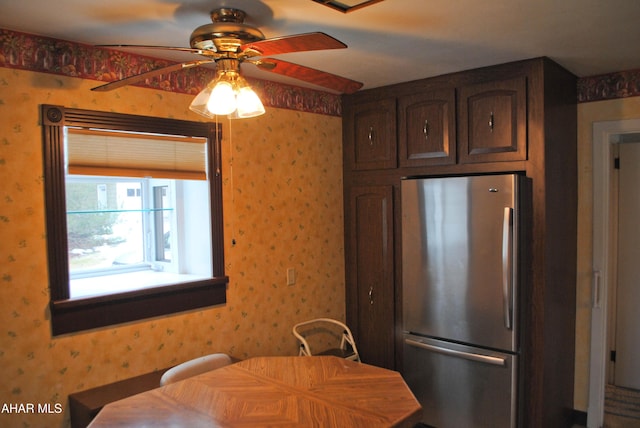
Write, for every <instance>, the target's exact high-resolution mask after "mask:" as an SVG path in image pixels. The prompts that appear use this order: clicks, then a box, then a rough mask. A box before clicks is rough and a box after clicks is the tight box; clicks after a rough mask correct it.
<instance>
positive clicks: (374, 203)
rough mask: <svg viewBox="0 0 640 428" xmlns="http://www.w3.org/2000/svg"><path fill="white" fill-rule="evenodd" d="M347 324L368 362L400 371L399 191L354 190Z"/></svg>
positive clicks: (351, 203)
mask: <svg viewBox="0 0 640 428" xmlns="http://www.w3.org/2000/svg"><path fill="white" fill-rule="evenodd" d="M349 210H350V212H349V216H350V225H349V226H350V227H349V231H350V234H351V236H350V238H349V243H350V245H349V250H348V254H347V259H348V265H347V271H348V272H349V274H348V284H347V287H348V288H349V289H350V292H348V293H347V296H351V298H350V299H348V301H347V320H348V321H349V323H350V324H351V325H350V327H351V329H352V330H353V333H354V336H355V339H356V344H357V346H358V352H359V353H360V356H361V358H362V361H363V362H365V363H368V364H373V365H376V366H380V367H386V368H390V369H393V368H394V270H393V266H394V252H393V187H392V186H376V187H356V188H353V189H352V190H351V198H350V207H349Z"/></svg>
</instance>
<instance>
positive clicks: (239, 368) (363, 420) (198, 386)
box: [89, 356, 422, 428]
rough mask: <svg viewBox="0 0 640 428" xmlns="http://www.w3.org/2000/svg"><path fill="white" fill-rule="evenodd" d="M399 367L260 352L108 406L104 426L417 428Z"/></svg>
mask: <svg viewBox="0 0 640 428" xmlns="http://www.w3.org/2000/svg"><path fill="white" fill-rule="evenodd" d="M421 416H422V409H421V406H420V404H419V403H418V401H417V400H416V398H415V397H414V395H413V393H412V392H411V390H409V388H408V387H407V385H406V384H405V382H404V380H403V379H402V377H401V376H400V374H399V373H398V372H395V371H392V370H387V369H383V368H380V367H375V366H371V365H368V364H364V363H358V362H355V361H349V360H345V359H341V358H338V357H333V356H313V357H256V358H250V359H247V360H244V361H241V362H238V363H235V364H232V365H229V366H226V367H223V368H220V369H216V370H213V371H210V372H207V373H204V374H201V375H197V376H194V377H191V378H188V379H186V380H182V381H180V382H176V383H173V384H169V385H166V386H163V387H160V388H156V389H153V390H150V391H147V392H143V393H141V394H138V395H134V396H131V397H128V398H125V399H123V400H120V401H116V402H113V403H111V404H107V405H106V406H105V407H104V408H103V409H102V410H101V411H100V413H99V414H98V415H97V416H96V418H95V419H94V420H93V422H92V423H91V424H90V425H89V426H90V427H91V428H97V427H114V426H117V427H154V428H155V427H189V428H192V427H234V428H235V427H340V428H348V427H413V426H414V425H415V424H416V423H418V422H419V421H420V419H421Z"/></svg>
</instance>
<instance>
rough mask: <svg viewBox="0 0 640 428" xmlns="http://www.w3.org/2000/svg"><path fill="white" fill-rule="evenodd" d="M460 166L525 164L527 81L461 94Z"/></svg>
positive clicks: (490, 84)
mask: <svg viewBox="0 0 640 428" xmlns="http://www.w3.org/2000/svg"><path fill="white" fill-rule="evenodd" d="M459 111H460V118H459V124H460V145H459V148H460V151H459V156H460V163H472V162H494V161H515V160H526V158H527V124H526V121H527V87H526V78H525V77H518V78H514V79H510V80H501V81H495V82H487V83H481V84H476V85H469V86H465V87H463V88H462V89H461V90H460V106H459Z"/></svg>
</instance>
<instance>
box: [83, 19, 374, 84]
mask: <svg viewBox="0 0 640 428" xmlns="http://www.w3.org/2000/svg"><path fill="white" fill-rule="evenodd" d="M245 17H246V14H245V12H244V11H242V10H239V9H234V8H219V9H215V10H213V11H212V12H211V20H212V21H213V22H212V23H211V24H205V25H202V26H200V27H198V28H196V29H195V30H194V31H193V33H191V38H190V45H191V48H181V47H168V46H143V45H100V46H101V47H109V48H118V47H120V48H142V49H144V48H147V49H167V50H173V51H183V52H190V53H193V54H195V55H198V56H199V57H200V58H198V59H196V60H193V61H187V62H182V63H176V64H172V65H169V66H167V67H161V68H158V69H155V70H151V71H148V72H145V73H141V74H137V75H134V76H130V77H127V78H124V79H121V80H116V81H113V82H110V83H107V84H104V85H101V86H97V87H95V88H93V89H92V90H93V91H110V90H113V89H116V88H120V87H122V86H125V85H130V84H133V83H137V82H140V81H143V80H145V79H148V78H150V77H154V76H157V75H160V74H165V73H169V72H174V71H179V70H182V69H185V68H191V67H198V66H202V65H206V64H211V63H215V64H216V68H217V70H218V71H229V72H232V73H236V74H237V75H239V71H240V64H242V63H244V62H248V63H251V64H254V65H256V66H257V67H258V68H260V69H261V70H266V71H270V72H273V73H277V74H281V75H284V76H287V77H292V78H295V79H298V80H302V81H305V82H308V83H312V84H315V85H318V86H322V87H324V88H327V89H332V90H334V91H337V92H341V93H347V94H350V93H353V92H355V91H357V90H358V89H360V88H361V87H362V83H360V82H356V81H354V80H350V79H347V78H345V77H341V76H337V75H335V74H331V73H327V72H324V71H320V70H316V69H313V68H309V67H305V66H303V65H299V64H294V63H291V62H287V61H283V60H280V59H276V58H265V56H268V55H277V54H286V53H291V52H305V51H314V50H324V49H344V48H346V47H347V45H345V44H344V43H342V42H341V41H339V40H337V39H335V38H333V37H331V36H329V35H327V34H325V33H321V32H315V33H305V34H297V35H291V36H284V37H276V38H271V39H265V36H264V34H263V33H262V32H261V31H260V30H259V29H257V28H256V27H253V26H251V25H249V24H245V23H244V20H245Z"/></svg>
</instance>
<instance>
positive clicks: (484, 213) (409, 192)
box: [401, 175, 519, 352]
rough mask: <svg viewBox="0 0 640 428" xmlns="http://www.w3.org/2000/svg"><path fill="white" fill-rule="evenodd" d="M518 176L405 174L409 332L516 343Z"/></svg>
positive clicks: (490, 344) (512, 347)
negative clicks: (409, 177)
mask: <svg viewBox="0 0 640 428" xmlns="http://www.w3.org/2000/svg"><path fill="white" fill-rule="evenodd" d="M518 180H519V178H518V176H516V175H489V176H476V177H450V178H437V179H413V180H403V182H402V188H401V190H402V294H403V324H404V325H403V327H404V331H405V332H410V333H417V334H419V335H421V336H430V337H435V338H444V339H447V340H453V341H457V342H463V343H468V344H473V345H477V346H481V347H487V348H496V349H501V350H505V351H510V352H515V351H516V350H517V346H518V344H517V341H516V338H517V334H516V332H517V325H516V324H517V308H516V307H515V302H516V301H517V299H516V297H517V296H516V294H517V288H518V287H517V284H516V278H517V263H515V261H516V260H518V259H517V251H518V250H517V247H518V242H517V241H518V239H517V237H518V232H517V228H516V225H517V223H518V219H517V217H518V206H517V203H516V201H517V196H516V192H517V185H516V183H517V182H518Z"/></svg>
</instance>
